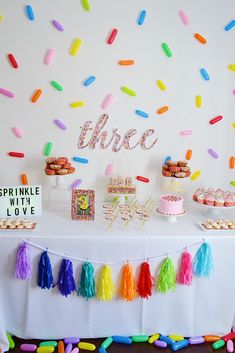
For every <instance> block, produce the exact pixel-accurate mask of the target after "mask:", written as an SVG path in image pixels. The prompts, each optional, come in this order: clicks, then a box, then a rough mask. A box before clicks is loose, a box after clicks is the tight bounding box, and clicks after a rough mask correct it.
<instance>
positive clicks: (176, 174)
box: [175, 172, 186, 178]
mask: <svg viewBox="0 0 235 353" xmlns="http://www.w3.org/2000/svg"><path fill="white" fill-rule="evenodd" d="M175 177H176V178H185V177H186V173H185V172H179V173H175Z"/></svg>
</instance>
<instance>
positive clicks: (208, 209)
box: [193, 200, 235, 218]
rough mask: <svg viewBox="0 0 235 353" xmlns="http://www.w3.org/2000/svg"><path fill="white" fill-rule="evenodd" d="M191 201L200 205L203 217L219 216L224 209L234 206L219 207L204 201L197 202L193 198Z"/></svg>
mask: <svg viewBox="0 0 235 353" xmlns="http://www.w3.org/2000/svg"><path fill="white" fill-rule="evenodd" d="M193 201H194V203H197V204H198V205H199V206H201V207H202V209H203V211H202V214H203V216H205V217H213V218H215V217H221V216H222V214H223V211H224V210H226V211H227V210H231V209H234V208H235V206H229V207H227V206H221V207H219V206H210V205H206V204H205V203H199V202H197V201H195V200H193Z"/></svg>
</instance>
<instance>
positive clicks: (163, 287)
mask: <svg viewBox="0 0 235 353" xmlns="http://www.w3.org/2000/svg"><path fill="white" fill-rule="evenodd" d="M175 288H176V272H175V266H174V264H173V262H172V260H171V259H170V258H169V257H167V258H166V259H165V260H164V261H163V262H162V264H161V267H160V273H159V277H158V284H157V289H158V290H159V292H161V293H166V292H167V291H168V290H169V289H172V290H173V291H174V290H175Z"/></svg>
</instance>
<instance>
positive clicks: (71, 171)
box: [68, 167, 76, 174]
mask: <svg viewBox="0 0 235 353" xmlns="http://www.w3.org/2000/svg"><path fill="white" fill-rule="evenodd" d="M75 171H76V169H75V168H73V167H72V168H69V169H68V174H73V173H74V172H75Z"/></svg>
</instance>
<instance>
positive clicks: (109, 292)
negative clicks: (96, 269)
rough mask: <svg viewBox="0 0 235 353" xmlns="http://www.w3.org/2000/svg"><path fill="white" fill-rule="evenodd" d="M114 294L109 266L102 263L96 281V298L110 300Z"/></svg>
mask: <svg viewBox="0 0 235 353" xmlns="http://www.w3.org/2000/svg"><path fill="white" fill-rule="evenodd" d="M113 294H114V283H113V279H112V272H111V268H110V267H109V266H108V265H104V266H103V268H102V271H101V274H100V279H99V283H98V291H97V298H98V299H100V300H112V299H113Z"/></svg>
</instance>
